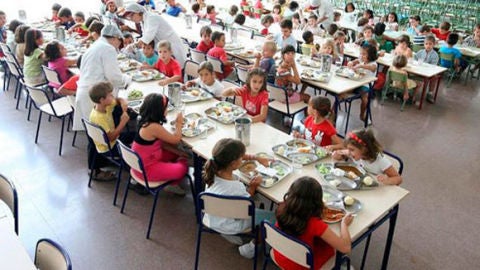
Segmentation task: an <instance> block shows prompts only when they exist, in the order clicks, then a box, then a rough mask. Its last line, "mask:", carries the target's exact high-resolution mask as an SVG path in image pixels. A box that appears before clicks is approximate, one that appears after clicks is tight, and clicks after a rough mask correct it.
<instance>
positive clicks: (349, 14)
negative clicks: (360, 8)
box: [342, 2, 357, 23]
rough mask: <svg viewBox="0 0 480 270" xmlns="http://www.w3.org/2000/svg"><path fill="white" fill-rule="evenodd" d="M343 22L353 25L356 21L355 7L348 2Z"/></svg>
mask: <svg viewBox="0 0 480 270" xmlns="http://www.w3.org/2000/svg"><path fill="white" fill-rule="evenodd" d="M342 19H343V20H344V21H345V22H349V23H354V22H355V21H356V19H357V13H356V12H355V5H354V4H353V3H352V2H349V3H347V4H346V5H345V12H344V13H343V18H342Z"/></svg>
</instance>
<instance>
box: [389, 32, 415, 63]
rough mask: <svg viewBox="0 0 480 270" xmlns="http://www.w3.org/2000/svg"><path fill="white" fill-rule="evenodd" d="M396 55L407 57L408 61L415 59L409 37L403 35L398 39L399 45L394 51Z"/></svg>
mask: <svg viewBox="0 0 480 270" xmlns="http://www.w3.org/2000/svg"><path fill="white" fill-rule="evenodd" d="M393 54H394V55H399V54H401V55H405V56H406V57H407V59H410V58H412V57H413V52H412V49H410V37H409V36H407V35H401V36H400V38H399V39H398V45H397V47H395V50H394V51H393Z"/></svg>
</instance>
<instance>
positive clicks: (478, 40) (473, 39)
mask: <svg viewBox="0 0 480 270" xmlns="http://www.w3.org/2000/svg"><path fill="white" fill-rule="evenodd" d="M462 45H463V46H466V47H474V48H480V23H479V24H477V25H476V26H475V28H474V29H473V35H470V36H468V37H467V38H466V39H465V40H464V41H463V42H462Z"/></svg>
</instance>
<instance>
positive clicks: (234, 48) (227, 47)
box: [223, 43, 243, 51]
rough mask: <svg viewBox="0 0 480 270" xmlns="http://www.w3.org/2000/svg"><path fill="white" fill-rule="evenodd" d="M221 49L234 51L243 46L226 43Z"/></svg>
mask: <svg viewBox="0 0 480 270" xmlns="http://www.w3.org/2000/svg"><path fill="white" fill-rule="evenodd" d="M223 49H224V50H225V51H235V50H241V49H243V46H242V45H239V44H235V43H226V44H225V46H224V47H223Z"/></svg>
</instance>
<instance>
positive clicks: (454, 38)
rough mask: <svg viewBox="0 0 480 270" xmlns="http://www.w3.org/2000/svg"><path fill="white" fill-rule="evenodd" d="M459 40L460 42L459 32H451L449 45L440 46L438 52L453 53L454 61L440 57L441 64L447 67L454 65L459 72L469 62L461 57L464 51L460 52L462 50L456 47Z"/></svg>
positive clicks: (448, 39) (448, 40)
mask: <svg viewBox="0 0 480 270" xmlns="http://www.w3.org/2000/svg"><path fill="white" fill-rule="evenodd" d="M457 42H458V34H457V33H451V34H450V35H448V38H447V45H446V46H445V45H443V46H442V47H440V50H438V52H439V53H440V54H442V53H444V54H453V57H454V61H453V63H452V62H451V61H448V60H444V59H441V58H440V66H442V67H446V68H450V67H452V66H453V67H454V68H455V71H457V72H458V73H459V72H461V71H463V70H464V69H465V68H466V67H467V63H466V62H465V61H463V60H462V59H461V58H462V53H461V52H460V50H459V49H457V48H455V47H454V46H455V44H457Z"/></svg>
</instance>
